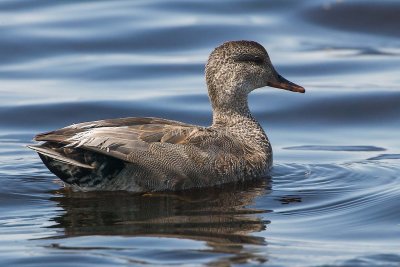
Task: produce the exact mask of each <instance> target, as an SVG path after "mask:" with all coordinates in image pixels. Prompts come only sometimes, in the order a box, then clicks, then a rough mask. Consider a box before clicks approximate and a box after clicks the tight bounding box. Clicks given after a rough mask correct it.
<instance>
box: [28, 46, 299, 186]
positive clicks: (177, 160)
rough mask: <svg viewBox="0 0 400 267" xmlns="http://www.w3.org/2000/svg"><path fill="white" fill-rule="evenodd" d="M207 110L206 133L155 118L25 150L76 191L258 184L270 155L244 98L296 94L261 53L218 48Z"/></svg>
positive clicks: (65, 132)
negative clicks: (257, 93)
mask: <svg viewBox="0 0 400 267" xmlns="http://www.w3.org/2000/svg"><path fill="white" fill-rule="evenodd" d="M206 81H207V87H208V94H209V98H210V102H211V105H212V109H213V122H212V125H211V126H209V127H203V126H197V125H191V124H186V123H182V122H178V121H173V120H166V119H159V118H137V117H136V118H135V117H133V118H121V119H108V120H100V121H92V122H84V123H79V124H73V125H71V126H68V127H65V128H62V129H59V130H55V131H51V132H47V133H42V134H39V135H37V136H36V137H35V138H34V140H35V141H43V143H41V144H39V145H31V146H28V147H29V148H31V149H33V150H35V151H36V152H37V153H38V154H39V156H40V158H41V159H42V161H43V163H44V164H45V165H46V167H47V168H48V169H49V170H50V171H51V172H53V173H54V174H55V175H57V176H58V177H59V178H60V179H61V180H63V181H64V182H65V183H66V184H67V185H70V186H72V187H73V188H75V189H78V190H128V191H133V192H151V191H163V190H184V189H189V188H199V187H209V186H215V185H220V184H224V183H229V182H237V181H244V180H249V179H254V178H259V177H262V176H263V175H265V174H267V173H268V171H269V169H270V168H271V166H272V148H271V144H270V142H269V141H268V138H267V136H266V134H265V132H264V130H263V129H262V128H261V126H260V124H259V123H258V122H257V120H256V119H255V118H254V117H253V116H252V114H251V113H250V110H249V107H248V103H247V95H248V94H249V93H250V92H251V91H253V90H254V89H257V88H260V87H265V86H271V87H276V88H282V89H286V90H289V91H293V92H300V93H304V92H305V90H304V88H303V87H301V86H299V85H296V84H294V83H292V82H289V81H288V80H286V79H284V78H283V77H282V76H280V75H279V74H278V73H277V72H276V70H275V69H274V67H273V66H272V64H271V61H270V59H269V56H268V54H267V51H266V50H265V48H264V47H263V46H262V45H260V44H258V43H256V42H253V41H232V42H226V43H224V44H222V45H220V46H219V47H217V48H216V49H214V51H213V52H212V53H211V55H210V56H209V59H208V62H207V65H206Z"/></svg>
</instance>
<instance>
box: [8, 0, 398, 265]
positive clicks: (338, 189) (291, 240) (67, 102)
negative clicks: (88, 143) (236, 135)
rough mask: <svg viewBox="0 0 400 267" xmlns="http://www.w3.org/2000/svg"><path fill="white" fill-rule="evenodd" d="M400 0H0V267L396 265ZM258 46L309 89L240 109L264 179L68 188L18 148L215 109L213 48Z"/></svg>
mask: <svg viewBox="0 0 400 267" xmlns="http://www.w3.org/2000/svg"><path fill="white" fill-rule="evenodd" d="M398 14H400V2H398V1H388V0H385V1H368V0H354V1H344V0H342V1H329V0H318V1H311V0H310V1H295V0H288V1H282V0H268V1H261V0H260V1H257V0H250V1H245V0H242V1H239V0H234V1H208V0H207V1H204V0H203V1H197V0H193V1H161V0H151V1H149V0H146V1H144V0H142V1H124V0H119V1H116V0H113V1H47V0H42V1H29V0H26V1H20V0H8V1H0V34H1V39H0V99H1V100H2V101H1V105H0V237H1V238H0V266H118V265H123V266H126V265H132V266H141V265H143V266H145V265H147V266H153V265H157V266H160V265H172V266H199V265H200V266H203V265H207V266H230V265H246V266H253V265H266V266H363V267H364V266H385V267H386V266H399V264H400V206H399V203H400V141H399V130H400V116H399V115H400V90H399V88H400V75H399V73H400V39H399V37H400V31H399V25H400V17H399V16H398ZM239 39H249V40H255V41H258V42H260V43H261V44H263V45H264V46H265V47H266V48H267V50H268V51H269V54H270V57H271V59H272V62H273V63H274V65H275V66H276V69H277V70H278V71H279V72H280V73H281V74H282V75H283V76H285V77H286V78H288V79H289V80H291V81H293V82H296V83H297V84H300V85H302V86H304V87H305V88H306V89H307V92H306V94H304V95H302V94H295V93H290V92H287V91H282V90H276V89H273V88H263V89H259V90H258V91H256V92H254V93H252V95H251V97H250V106H251V109H252V111H253V112H254V115H255V116H256V118H257V119H258V120H259V121H260V122H261V124H262V126H263V127H264V129H265V130H266V132H267V134H268V136H269V138H270V140H271V142H272V145H273V149H274V164H275V165H274V168H273V170H272V172H271V174H270V177H265V179H264V180H263V181H261V182H254V183H249V184H244V185H231V186H224V187H220V188H215V189H207V190H199V191H194V192H182V193H179V194H171V193H168V194H162V193H157V194H146V195H134V194H129V193H123V192H118V193H115V192H114V193H104V192H102V193H73V192H70V191H68V190H66V189H64V188H63V187H62V184H61V183H60V182H59V180H58V179H57V178H56V177H55V176H54V175H53V174H51V173H50V172H49V171H48V170H47V169H46V168H45V167H44V165H43V164H42V163H41V161H40V160H39V158H38V156H37V155H36V154H35V153H33V152H32V151H29V150H27V149H26V148H25V147H24V145H26V144H28V143H31V139H32V137H33V136H34V135H35V134H36V133H38V132H43V131H47V130H51V129H55V128H59V127H63V126H66V125H68V124H71V123H77V122H82V121H88V120H95V119H103V118H116V117H123V116H156V117H163V118H169V119H175V120H181V121H185V122H190V123H196V124H200V125H208V124H209V123H210V121H211V108H210V106H209V103H208V98H207V94H206V89H205V82H204V74H203V73H204V64H205V62H206V60H207V57H208V54H209V53H210V51H211V50H212V49H213V48H214V47H216V46H217V45H219V44H220V43H222V42H224V41H227V40H239Z"/></svg>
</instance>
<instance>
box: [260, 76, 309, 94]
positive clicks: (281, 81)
mask: <svg viewBox="0 0 400 267" xmlns="http://www.w3.org/2000/svg"><path fill="white" fill-rule="evenodd" d="M267 85H268V86H271V87H275V88H280V89H285V90H288V91H292V92H298V93H305V92H306V90H305V89H304V88H303V87H302V86H300V85H297V84H295V83H292V82H291V81H288V80H286V79H285V78H283V77H282V76H281V75H279V74H278V73H277V74H276V80H275V81H268V83H267Z"/></svg>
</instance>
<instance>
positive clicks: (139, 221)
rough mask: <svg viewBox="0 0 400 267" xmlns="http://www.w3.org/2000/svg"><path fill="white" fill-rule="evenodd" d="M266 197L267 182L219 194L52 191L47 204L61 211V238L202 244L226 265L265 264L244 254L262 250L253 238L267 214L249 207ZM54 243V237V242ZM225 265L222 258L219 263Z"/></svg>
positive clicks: (260, 240) (58, 221)
mask: <svg viewBox="0 0 400 267" xmlns="http://www.w3.org/2000/svg"><path fill="white" fill-rule="evenodd" d="M269 191H270V179H263V180H259V181H252V182H247V183H242V184H232V185H229V186H226V185H225V186H224V187H223V188H218V187H216V188H209V189H206V190H197V191H183V192H175V193H154V194H141V195H138V194H131V193H126V192H86V193H82V192H73V191H69V190H66V189H64V190H63V191H56V192H55V196H54V197H53V198H52V200H53V201H55V202H57V203H58V205H59V206H60V207H61V208H62V209H64V210H65V213H64V214H62V215H61V216H58V217H55V218H54V219H53V220H54V221H55V223H56V224H55V225H53V226H51V227H52V228H63V233H62V236H61V237H74V236H86V235H115V236H140V237H169V238H179V239H190V240H198V241H205V242H206V244H207V246H208V247H210V248H211V252H216V253H227V254H230V255H231V256H230V257H229V262H231V263H232V262H235V263H240V262H246V261H248V260H256V261H262V262H263V261H266V260H267V259H265V258H263V257H261V256H260V255H256V254H254V253H251V250H247V249H245V246H246V245H256V246H257V245H258V246H265V245H266V242H265V240H264V238H263V237H261V236H257V235H253V234H254V233H256V232H260V231H262V230H265V229H266V226H267V224H268V223H269V221H267V220H264V219H263V218H262V217H265V213H268V212H269V211H268V210H261V209H256V208H252V207H250V205H252V204H254V201H255V198H257V197H258V196H265V195H266V194H268V193H269ZM57 238H58V237H57ZM224 259H225V260H227V259H228V258H226V257H224Z"/></svg>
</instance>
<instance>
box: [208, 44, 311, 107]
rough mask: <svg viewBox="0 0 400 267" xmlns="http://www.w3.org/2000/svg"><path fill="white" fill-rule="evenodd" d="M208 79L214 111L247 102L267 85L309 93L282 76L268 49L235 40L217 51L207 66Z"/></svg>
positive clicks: (216, 49) (215, 50)
mask: <svg viewBox="0 0 400 267" xmlns="http://www.w3.org/2000/svg"><path fill="white" fill-rule="evenodd" d="M206 80H207V87H208V93H209V97H210V100H211V103H212V105H213V108H217V107H222V106H224V105H227V106H230V105H233V104H235V102H238V101H240V100H243V99H246V100H247V95H248V94H249V93H250V92H251V91H253V90H254V89H257V88H261V87H265V86H270V87H275V88H281V89H285V90H289V91H293V92H299V93H304V92H305V90H304V88H303V87H301V86H299V85H297V84H295V83H292V82H290V81H288V80H286V79H285V78H283V77H282V76H281V75H279V74H278V72H277V71H276V70H275V68H274V67H273V65H272V63H271V60H270V59H269V56H268V53H267V51H266V50H265V48H264V47H263V46H262V45H260V44H259V43H257V42H253V41H231V42H226V43H224V44H222V45H220V46H218V47H217V48H215V49H214V51H213V52H212V53H211V54H210V56H209V59H208V62H207V65H206ZM246 102H247V101H246Z"/></svg>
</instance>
